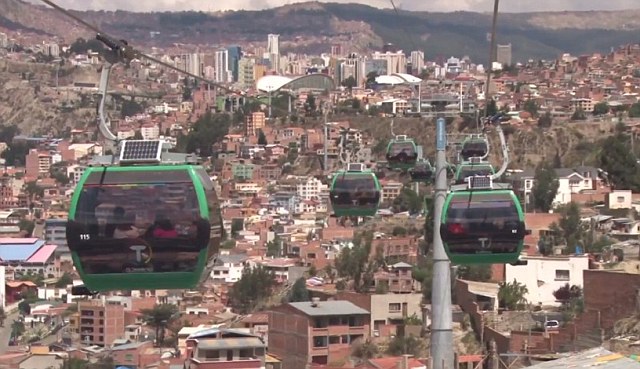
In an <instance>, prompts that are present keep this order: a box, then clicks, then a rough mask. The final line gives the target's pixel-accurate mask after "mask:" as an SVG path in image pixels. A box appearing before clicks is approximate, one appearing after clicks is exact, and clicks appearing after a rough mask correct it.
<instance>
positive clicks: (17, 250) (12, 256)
mask: <svg viewBox="0 0 640 369" xmlns="http://www.w3.org/2000/svg"><path fill="white" fill-rule="evenodd" d="M3 240H6V239H0V259H2V260H4V261H25V260H27V259H29V257H31V255H33V254H34V253H35V252H36V251H38V249H40V247H42V245H44V241H42V240H39V239H37V238H26V239H19V238H16V240H19V241H15V242H14V243H9V242H2V241H3ZM26 240H34V241H33V242H30V243H28V242H26ZM21 241H22V242H21Z"/></svg>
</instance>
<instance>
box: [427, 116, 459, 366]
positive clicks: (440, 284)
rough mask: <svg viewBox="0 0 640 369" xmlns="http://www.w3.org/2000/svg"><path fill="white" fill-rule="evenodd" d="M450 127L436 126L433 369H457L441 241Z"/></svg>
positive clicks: (440, 123)
mask: <svg viewBox="0 0 640 369" xmlns="http://www.w3.org/2000/svg"><path fill="white" fill-rule="evenodd" d="M446 150H447V127H446V121H445V119H444V118H442V117H440V118H438V120H437V122H436V180H435V189H434V212H433V287H432V289H431V291H432V292H431V314H432V315H431V357H432V359H433V367H432V369H454V368H453V363H454V355H453V329H452V319H453V317H452V315H451V267H450V262H449V258H448V257H447V253H446V252H445V250H444V244H443V242H442V237H440V221H441V217H442V211H443V208H444V200H445V197H446V196H447V189H448V188H447V187H448V186H447V153H446Z"/></svg>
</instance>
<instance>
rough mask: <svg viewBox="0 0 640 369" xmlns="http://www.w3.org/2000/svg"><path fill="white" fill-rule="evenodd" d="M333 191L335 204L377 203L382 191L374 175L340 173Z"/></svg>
mask: <svg viewBox="0 0 640 369" xmlns="http://www.w3.org/2000/svg"><path fill="white" fill-rule="evenodd" d="M332 192H333V194H332V197H333V198H332V200H333V202H334V204H340V205H343V204H344V205H349V204H353V205H376V204H377V203H378V202H379V200H380V191H378V188H377V186H376V182H375V180H374V178H373V177H372V176H362V175H359V176H349V175H339V176H338V178H336V181H335V184H334V187H333V191H332Z"/></svg>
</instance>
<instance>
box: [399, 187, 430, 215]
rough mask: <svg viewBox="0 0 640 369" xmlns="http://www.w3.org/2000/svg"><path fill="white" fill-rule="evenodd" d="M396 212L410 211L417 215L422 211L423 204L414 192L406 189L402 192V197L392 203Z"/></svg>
mask: <svg viewBox="0 0 640 369" xmlns="http://www.w3.org/2000/svg"><path fill="white" fill-rule="evenodd" d="M392 207H393V211H394V212H396V213H397V212H403V211H408V212H409V213H411V214H416V213H419V212H421V211H422V209H423V203H422V201H421V199H420V195H418V194H417V193H416V192H415V191H414V190H412V189H411V188H409V187H404V188H403V189H402V191H400V195H398V197H396V198H395V199H394V200H393V203H392Z"/></svg>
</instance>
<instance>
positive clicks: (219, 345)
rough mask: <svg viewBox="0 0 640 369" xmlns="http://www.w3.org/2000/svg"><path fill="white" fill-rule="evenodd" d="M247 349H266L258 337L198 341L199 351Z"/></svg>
mask: <svg viewBox="0 0 640 369" xmlns="http://www.w3.org/2000/svg"><path fill="white" fill-rule="evenodd" d="M245 347H265V344H264V342H263V341H262V340H261V339H260V338H258V337H241V338H213V339H203V340H201V341H198V349H205V350H206V349H214V350H216V349H223V350H224V349H240V348H245Z"/></svg>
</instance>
